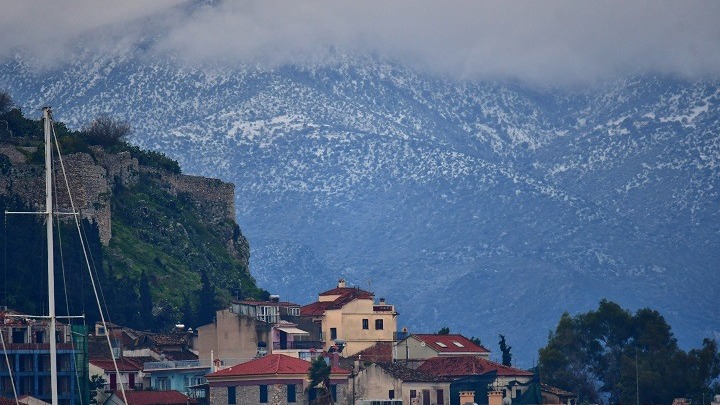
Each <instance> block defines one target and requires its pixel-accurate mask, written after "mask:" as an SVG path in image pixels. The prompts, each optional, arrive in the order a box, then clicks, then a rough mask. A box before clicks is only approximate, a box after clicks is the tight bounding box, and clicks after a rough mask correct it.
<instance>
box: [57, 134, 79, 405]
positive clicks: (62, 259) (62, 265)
mask: <svg viewBox="0 0 720 405" xmlns="http://www.w3.org/2000/svg"><path fill="white" fill-rule="evenodd" d="M52 134H53V139H54V140H55V146H56V149H57V152H58V158H59V159H60V160H62V155H61V154H60V143H59V142H58V139H57V135H56V134H55V126H52ZM63 176H65V173H64V171H63ZM53 178H54V179H57V176H54V177H53ZM65 180H66V184H67V178H65ZM53 186H54V187H55V195H56V196H59V195H60V193H59V192H58V187H57V181H55V182H53ZM67 192H68V197H69V198H71V195H70V188H68V189H67ZM55 208H59V207H58V205H57V199H55ZM55 212H58V210H57V209H56V211H55ZM73 213H74V211H73ZM56 226H57V235H58V250H59V251H60V268H61V269H62V278H63V290H64V293H65V311H66V315H68V316H69V315H70V303H69V300H68V289H67V277H66V273H65V256H64V250H63V243H62V232H61V229H60V221H56ZM80 300H81V302H83V315H84V314H85V311H84V309H85V305H84V295H81V296H80ZM83 326H84V327H85V331H86V333H87V324H86V321H85V317H84V316H83ZM70 344H71V347H72V350H73V353H76V349H77V348H76V347H75V337H74V332H73V330H72V325H70ZM73 364H74V365H75V373H74V374H75V383H76V385H77V389H78V393H79V394H80V395H79V399H80V405H83V396H82V384H81V382H80V375H79V373H78V358H77V356H73Z"/></svg>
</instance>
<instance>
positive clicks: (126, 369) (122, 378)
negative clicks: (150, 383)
mask: <svg viewBox="0 0 720 405" xmlns="http://www.w3.org/2000/svg"><path fill="white" fill-rule="evenodd" d="M115 364H117V370H116V369H115ZM90 375H100V376H102V378H103V379H104V380H105V381H106V387H105V388H106V389H109V390H113V391H114V390H117V389H120V384H122V387H123V389H126V390H135V389H138V390H140V389H142V379H143V366H142V364H141V363H138V362H137V361H135V360H133V359H132V358H131V357H120V358H117V359H115V360H114V362H113V359H90Z"/></svg>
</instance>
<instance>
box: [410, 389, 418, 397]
mask: <svg viewBox="0 0 720 405" xmlns="http://www.w3.org/2000/svg"><path fill="white" fill-rule="evenodd" d="M415 397H417V391H415V390H410V398H415Z"/></svg>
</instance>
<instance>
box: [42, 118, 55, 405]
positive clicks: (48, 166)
mask: <svg viewBox="0 0 720 405" xmlns="http://www.w3.org/2000/svg"><path fill="white" fill-rule="evenodd" d="M43 119H44V121H45V122H44V124H45V125H44V131H45V215H46V221H45V222H46V225H47V260H48V262H47V271H48V316H49V317H50V330H49V333H48V336H49V339H50V392H51V395H52V405H58V386H57V342H56V339H57V338H56V336H57V332H56V330H57V329H56V318H55V267H54V266H55V259H54V255H53V249H54V247H53V200H52V143H51V142H50V141H51V139H50V138H51V137H50V133H51V132H52V127H51V125H52V122H51V120H52V111H51V110H50V107H43Z"/></svg>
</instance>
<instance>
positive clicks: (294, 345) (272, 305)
mask: <svg viewBox="0 0 720 405" xmlns="http://www.w3.org/2000/svg"><path fill="white" fill-rule="evenodd" d="M299 313H300V306H299V305H297V304H293V303H290V302H282V301H280V300H279V297H278V296H272V298H271V299H270V300H269V301H254V300H244V301H233V303H232V305H231V306H230V308H227V309H224V310H221V311H218V312H217V314H216V317H215V320H214V322H213V323H210V324H207V325H203V326H201V327H199V328H198V329H197V333H198V337H197V342H196V349H197V351H198V355H199V357H200V360H201V361H203V362H206V361H207V362H210V361H218V362H219V363H220V364H219V365H220V366H223V365H230V364H237V363H242V362H246V361H249V360H251V359H254V358H255V357H258V356H264V355H266V354H268V353H273V350H275V351H278V352H281V353H286V354H291V355H295V356H298V357H300V356H302V355H303V354H304V355H307V356H309V355H310V352H311V351H315V350H317V349H320V348H321V347H322V344H321V343H320V341H319V339H317V340H315V341H313V340H312V339H310V336H311V333H310V332H307V331H305V330H303V329H300V328H298V327H297V324H296V323H295V322H292V321H291V320H295V321H297V320H299V318H298V315H299ZM300 342H302V343H300Z"/></svg>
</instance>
